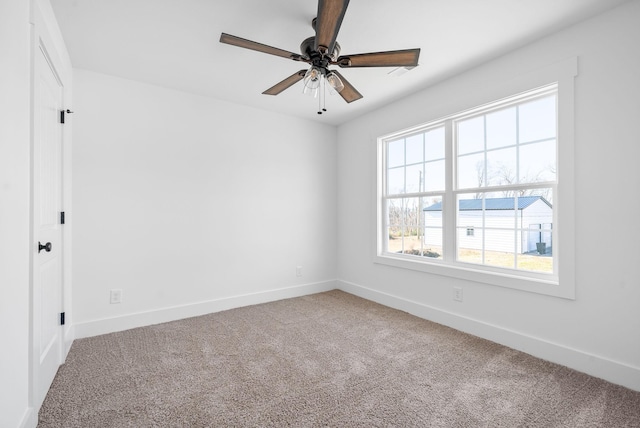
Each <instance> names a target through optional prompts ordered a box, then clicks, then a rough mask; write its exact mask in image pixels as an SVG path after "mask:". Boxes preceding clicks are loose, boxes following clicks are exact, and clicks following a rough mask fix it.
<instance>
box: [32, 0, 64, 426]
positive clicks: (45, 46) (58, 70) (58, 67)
mask: <svg viewBox="0 0 640 428" xmlns="http://www.w3.org/2000/svg"><path fill="white" fill-rule="evenodd" d="M30 11H31V12H30V13H31V16H30V24H31V46H30V52H31V53H30V63H31V69H30V74H31V82H30V92H31V99H30V117H31V119H30V128H31V135H30V153H31V155H30V156H31V165H30V182H31V186H30V193H31V195H30V212H31V213H30V219H29V223H30V226H29V235H30V240H31V246H30V255H29V407H30V410H31V411H32V412H34V413H32V414H35V418H36V422H37V414H38V411H39V410H40V404H41V402H40V401H39V397H37V389H36V385H37V381H38V378H39V373H38V367H39V364H38V361H37V356H36V350H35V349H34V343H35V339H36V334H37V330H36V326H35V324H34V320H35V316H36V314H35V305H34V303H35V290H34V286H35V282H34V263H35V257H36V256H37V252H38V250H37V245H38V237H37V236H36V230H35V228H34V221H35V219H34V214H33V210H34V200H35V199H34V198H35V183H34V173H35V170H34V167H35V159H34V149H35V147H34V145H35V140H34V137H35V132H34V130H35V129H34V126H35V77H36V74H35V67H36V55H41V53H40V50H42V51H43V52H44V54H45V57H46V58H47V60H48V62H49V64H50V66H51V67H52V69H53V70H54V74H56V77H57V78H58V80H59V81H60V83H61V85H62V108H63V109H71V110H72V108H71V95H72V91H71V87H72V67H71V60H70V59H69V56H68V53H67V50H66V48H65V45H64V41H63V39H62V35H61V33H60V30H59V28H58V24H57V21H56V18H55V15H54V13H53V9H52V8H51V5H50V3H49V1H47V0H31V7H30ZM67 119H68V120H67ZM71 122H72V120H70V118H65V124H64V126H63V128H62V148H61V151H62V153H61V156H62V159H61V174H62V183H61V186H62V188H61V192H62V201H61V209H62V211H64V212H65V225H64V226H62V231H61V242H62V245H61V246H62V253H61V255H60V257H61V259H62V263H61V272H60V276H61V285H60V298H61V305H62V311H63V312H65V325H64V326H62V325H61V326H59V328H60V337H61V355H60V362H61V363H64V361H65V359H66V356H67V354H68V353H69V349H70V348H71V344H72V343H73V340H74V338H75V334H74V329H73V322H72V321H73V314H72V312H71V231H72V229H71V220H72V213H71V212H70V211H71V209H70V208H71V133H72V129H71V126H72V123H71Z"/></svg>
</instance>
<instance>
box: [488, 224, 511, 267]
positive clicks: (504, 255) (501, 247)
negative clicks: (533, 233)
mask: <svg viewBox="0 0 640 428" xmlns="http://www.w3.org/2000/svg"><path fill="white" fill-rule="evenodd" d="M487 214H488V213H487ZM515 237H516V233H515V230H513V229H511V230H495V229H485V231H484V239H485V241H484V248H485V251H484V263H485V264H487V265H491V266H500V267H507V268H514V267H515V253H514V248H515V245H516V241H515Z"/></svg>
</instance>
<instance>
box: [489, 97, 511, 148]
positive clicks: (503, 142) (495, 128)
mask: <svg viewBox="0 0 640 428" xmlns="http://www.w3.org/2000/svg"><path fill="white" fill-rule="evenodd" d="M515 144H516V108H515V107H512V108H509V109H506V110H500V111H497V112H495V113H491V114H488V115H487V149H494V148H499V147H505V146H514V145H515Z"/></svg>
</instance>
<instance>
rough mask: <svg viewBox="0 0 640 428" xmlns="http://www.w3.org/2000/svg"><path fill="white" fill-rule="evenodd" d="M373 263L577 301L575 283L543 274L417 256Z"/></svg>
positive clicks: (383, 258)
mask: <svg viewBox="0 0 640 428" xmlns="http://www.w3.org/2000/svg"><path fill="white" fill-rule="evenodd" d="M373 262H374V263H376V264H382V265H387V266H392V267H396V268H402V269H410V270H415V271H419V272H424V273H429V274H433V275H440V276H446V277H450V278H456V279H463V280H466V281H473V282H479V283H482V284H489V285H496V286H499V287H505V288H510V289H515V290H521V291H526V292H530V293H536V294H543V295H547V296H554V297H560V298H564V299H571V300H573V299H575V288H574V287H573V284H564V285H561V282H560V281H559V280H558V278H557V277H554V276H551V275H540V276H541V277H540V278H535V277H532V276H531V277H530V276H524V275H518V274H517V272H516V271H514V273H510V272H497V271H489V270H486V269H485V268H484V266H483V267H482V268H474V267H473V265H464V266H463V265H462V264H455V265H454V264H451V263H447V262H444V261H435V260H434V261H428V260H424V259H423V258H418V257H416V260H411V258H410V257H407V256H399V257H397V256H394V255H393V254H381V255H376V256H374V260H373ZM542 276H548V278H549V279H545V278H542Z"/></svg>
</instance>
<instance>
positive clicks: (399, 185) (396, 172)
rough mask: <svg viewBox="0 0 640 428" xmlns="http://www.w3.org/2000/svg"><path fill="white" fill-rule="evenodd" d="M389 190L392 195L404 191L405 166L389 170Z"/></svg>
mask: <svg viewBox="0 0 640 428" xmlns="http://www.w3.org/2000/svg"><path fill="white" fill-rule="evenodd" d="M387 192H388V193H389V194H390V195H397V194H399V193H404V168H402V167H401V168H393V169H390V170H388V171H387Z"/></svg>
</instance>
